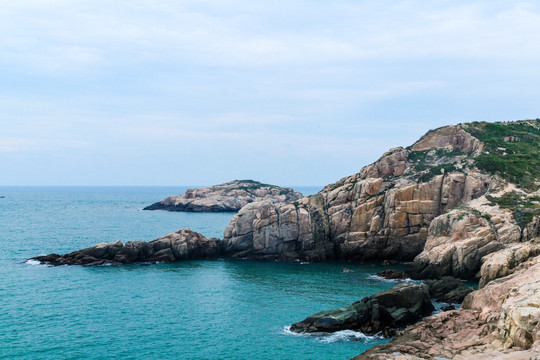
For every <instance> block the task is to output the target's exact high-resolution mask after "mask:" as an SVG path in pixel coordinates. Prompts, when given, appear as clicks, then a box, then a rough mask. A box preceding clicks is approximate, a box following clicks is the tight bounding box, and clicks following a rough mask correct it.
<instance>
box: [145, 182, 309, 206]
mask: <svg viewBox="0 0 540 360" xmlns="http://www.w3.org/2000/svg"><path fill="white" fill-rule="evenodd" d="M301 197H302V194H301V193H299V192H297V191H294V190H293V189H290V188H282V187H279V186H275V185H268V184H263V183H260V182H258V181H253V180H234V181H230V182H227V183H224V184H220V185H214V186H209V187H203V188H196V189H188V190H186V192H185V194H183V195H176V196H169V197H168V198H166V199H164V200H162V201H159V202H157V203H154V204H152V205H149V206H147V207H145V208H144V209H143V210H167V211H185V212H236V211H238V210H240V209H241V208H242V207H243V206H245V205H247V204H249V203H252V202H257V201H270V202H272V203H288V202H292V201H295V200H298V199H300V198H301Z"/></svg>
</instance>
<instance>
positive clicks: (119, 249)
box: [31, 229, 222, 266]
mask: <svg viewBox="0 0 540 360" xmlns="http://www.w3.org/2000/svg"><path fill="white" fill-rule="evenodd" d="M221 254H222V244H221V241H220V240H219V239H215V238H211V239H207V238H205V237H204V236H203V235H201V234H199V233H196V232H194V231H191V230H189V229H182V230H179V231H177V232H174V233H171V234H168V235H165V236H163V237H161V238H158V239H155V240H152V241H150V242H145V241H135V242H132V241H128V242H126V243H125V244H122V242H121V241H116V242H111V243H101V244H97V245H94V246H92V247H89V248H86V249H82V250H78V251H74V252H72V253H69V254H65V255H58V254H50V255H46V256H37V257H34V258H32V259H31V260H36V261H39V262H42V263H47V264H51V265H55V266H57V265H85V266H95V265H106V264H113V265H118V264H128V263H135V262H174V261H179V260H187V259H204V258H215V257H218V256H220V255H221Z"/></svg>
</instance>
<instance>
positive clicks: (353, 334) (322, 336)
mask: <svg viewBox="0 0 540 360" xmlns="http://www.w3.org/2000/svg"><path fill="white" fill-rule="evenodd" d="M283 333H284V334H286V335H292V336H300V337H311V338H316V339H317V340H318V341H320V342H323V343H333V342H346V341H361V342H365V343H367V342H370V341H375V340H380V339H384V337H383V336H382V335H380V334H377V335H372V336H369V335H366V334H364V333H362V332H359V331H353V330H341V331H336V332H334V333H297V332H293V331H291V327H290V326H285V327H284V328H283Z"/></svg>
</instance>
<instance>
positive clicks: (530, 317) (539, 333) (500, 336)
mask: <svg viewBox="0 0 540 360" xmlns="http://www.w3.org/2000/svg"><path fill="white" fill-rule="evenodd" d="M539 354H540V257H539V256H537V257H534V258H531V259H529V260H526V261H524V262H523V263H521V264H520V266H519V269H515V271H514V272H513V273H512V274H510V275H508V276H506V277H504V278H499V279H497V280H493V281H491V282H489V283H488V284H487V285H485V286H484V287H483V288H482V289H481V290H478V291H474V292H472V293H471V294H469V295H468V296H467V297H466V298H465V301H464V303H463V306H462V308H461V309H459V310H456V311H449V312H445V313H441V314H437V315H433V316H430V317H428V318H425V319H424V320H422V321H421V322H419V323H418V324H415V325H412V326H410V327H408V328H407V329H405V330H404V331H403V332H400V333H399V334H398V335H397V336H396V337H395V338H394V339H393V340H392V341H391V342H390V343H388V344H386V345H381V346H376V347H374V348H373V349H370V350H368V351H366V352H365V353H364V354H362V355H360V356H358V357H356V358H355V360H366V359H369V360H375V359H377V360H379V359H405V358H407V359H435V358H446V359H455V360H457V359H462V360H464V359H485V360H488V359H533V358H534V357H535V356H538V355H539Z"/></svg>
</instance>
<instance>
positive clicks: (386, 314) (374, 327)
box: [291, 283, 434, 336]
mask: <svg viewBox="0 0 540 360" xmlns="http://www.w3.org/2000/svg"><path fill="white" fill-rule="evenodd" d="M433 310H434V308H433V305H432V304H431V301H430V299H429V295H428V288H427V286H426V285H423V284H421V285H418V284H412V283H403V284H399V285H397V286H395V287H393V288H392V289H390V290H387V291H382V292H379V293H376V294H374V295H372V296H370V297H366V298H364V299H362V300H361V301H358V302H355V303H353V304H352V305H350V306H348V307H345V308H340V309H336V310H329V311H322V312H320V313H317V314H314V315H312V316H310V317H308V318H306V319H305V320H303V321H301V322H298V323H296V324H293V325H292V326H291V331H294V332H299V333H300V332H310V333H314V332H335V331H340V330H347V329H350V330H358V331H361V332H363V333H365V334H368V335H370V334H376V333H379V332H382V333H383V334H384V335H385V336H392V335H393V334H394V333H395V331H396V329H398V328H401V327H404V326H406V325H409V324H412V323H414V322H416V321H418V320H419V319H421V318H422V317H423V316H426V315H429V314H431V312H432V311H433Z"/></svg>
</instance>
